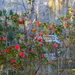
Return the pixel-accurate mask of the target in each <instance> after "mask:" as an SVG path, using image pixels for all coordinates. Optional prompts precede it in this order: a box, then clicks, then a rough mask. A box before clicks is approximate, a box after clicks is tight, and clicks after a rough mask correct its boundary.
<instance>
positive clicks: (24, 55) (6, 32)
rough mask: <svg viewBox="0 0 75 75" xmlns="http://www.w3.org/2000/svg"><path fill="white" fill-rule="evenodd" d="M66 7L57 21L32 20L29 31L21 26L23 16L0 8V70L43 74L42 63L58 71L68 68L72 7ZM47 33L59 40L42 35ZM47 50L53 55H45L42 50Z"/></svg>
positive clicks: (74, 26) (74, 24)
mask: <svg viewBox="0 0 75 75" xmlns="http://www.w3.org/2000/svg"><path fill="white" fill-rule="evenodd" d="M69 10H70V11H69V13H67V14H66V17H61V18H59V21H60V23H59V24H60V25H57V24H55V23H53V22H51V23H49V24H46V23H42V22H40V21H35V22H34V23H33V24H32V25H33V28H32V29H31V34H28V33H27V29H26V30H23V29H21V27H22V28H24V27H25V25H26V18H24V17H26V16H24V17H23V18H20V15H19V14H17V13H14V12H13V11H12V10H11V11H10V13H9V14H8V15H7V12H6V10H3V11H0V65H1V69H2V72H1V74H3V75H4V74H5V75H10V74H11V75H17V74H20V75H39V74H43V72H42V71H43V70H42V68H43V66H44V65H50V66H51V67H52V68H54V70H55V69H56V70H57V73H58V72H59V73H62V72H63V70H64V69H65V67H66V68H71V67H70V66H69V65H70V64H71V63H72V61H73V60H74V58H73V57H74V49H75V40H74V38H75V35H74V33H75V10H73V9H72V8H69ZM23 15H24V14H23ZM23 15H21V16H23ZM24 29H25V28H24ZM50 35H56V36H57V37H58V40H59V41H60V43H57V42H54V41H52V42H47V41H46V39H45V38H44V37H45V36H46V37H47V38H50V37H51V36H50ZM28 37H29V38H28ZM27 38H28V39H27ZM52 40H53V39H52ZM49 53H55V57H56V59H55V60H52V59H48V57H49V56H48V57H47V56H46V54H49ZM71 58H73V59H72V60H71V62H69V60H70V59H71ZM68 62H69V63H68ZM61 63H62V65H61ZM67 64H68V65H67ZM58 66H60V67H58ZM60 69H61V70H62V71H61V70H60ZM4 71H6V72H4Z"/></svg>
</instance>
